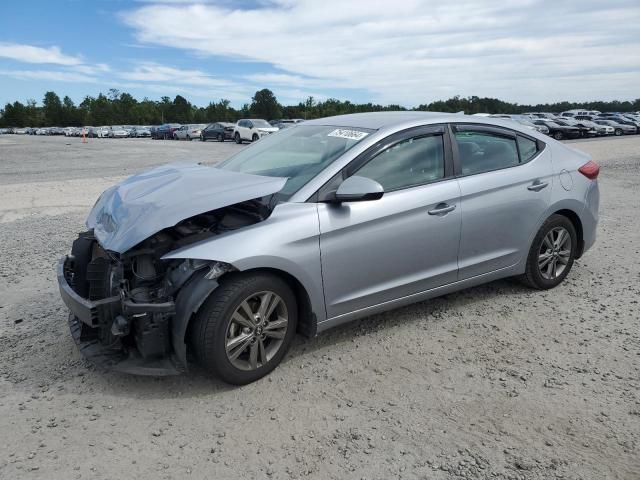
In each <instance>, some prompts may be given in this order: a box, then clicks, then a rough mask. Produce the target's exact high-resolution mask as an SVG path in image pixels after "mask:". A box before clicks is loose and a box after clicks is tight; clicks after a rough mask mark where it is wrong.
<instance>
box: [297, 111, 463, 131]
mask: <svg viewBox="0 0 640 480" xmlns="http://www.w3.org/2000/svg"><path fill="white" fill-rule="evenodd" d="M461 116H462V115H461V114H455V113H441V112H416V111H407V112H403V111H399V112H367V113H351V114H348V115H336V116H335V117H325V118H318V119H315V120H307V121H306V122H304V123H305V124H306V125H335V126H338V127H360V128H371V129H374V130H379V129H381V128H384V127H393V126H395V125H400V124H403V123H407V122H415V121H428V122H438V121H452V119H460V117H461Z"/></svg>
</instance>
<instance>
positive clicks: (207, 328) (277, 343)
mask: <svg viewBox="0 0 640 480" xmlns="http://www.w3.org/2000/svg"><path fill="white" fill-rule="evenodd" d="M194 322H195V323H194V325H193V327H192V329H191V344H192V346H193V348H194V353H195V355H196V358H197V359H198V361H199V363H200V364H201V365H202V366H203V367H204V368H206V369H207V370H209V371H210V372H211V373H213V374H214V375H215V376H217V377H218V378H220V379H222V380H224V381H225V382H227V383H232V384H235V385H244V384H247V383H250V382H254V381H256V380H258V379H259V378H262V377H264V376H265V375H267V374H268V373H269V372H271V371H272V370H273V369H274V368H276V367H277V366H278V364H279V363H280V361H281V360H282V358H283V357H284V356H285V354H286V353H287V350H288V349H289V347H290V346H291V342H292V340H293V337H294V335H295V330H296V324H297V303H296V297H295V295H294V294H293V291H292V290H291V288H290V287H289V286H288V285H287V284H286V283H285V282H284V281H283V280H282V279H280V278H279V277H277V276H274V275H270V274H266V273H258V274H229V276H228V277H225V278H224V279H223V280H222V281H221V282H220V286H219V287H218V288H217V289H216V290H214V292H213V293H212V294H211V296H210V297H209V298H208V299H207V300H206V301H205V303H204V305H203V306H202V308H201V309H200V310H199V311H198V313H197V314H196V317H195V319H194Z"/></svg>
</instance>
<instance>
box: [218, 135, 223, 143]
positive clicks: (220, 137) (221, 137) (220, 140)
mask: <svg viewBox="0 0 640 480" xmlns="http://www.w3.org/2000/svg"><path fill="white" fill-rule="evenodd" d="M218 141H219V142H224V137H223V136H222V134H221V133H219V134H218Z"/></svg>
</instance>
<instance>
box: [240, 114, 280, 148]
mask: <svg viewBox="0 0 640 480" xmlns="http://www.w3.org/2000/svg"><path fill="white" fill-rule="evenodd" d="M277 131H278V127H274V126H272V125H270V124H269V122H267V121H266V120H262V119H258V118H251V119H243V120H238V123H236V126H235V128H234V130H233V139H234V140H235V142H236V143H242V142H243V141H245V140H246V141H249V142H255V141H257V140H260V139H261V138H262V137H264V136H265V135H270V134H272V133H275V132H277Z"/></svg>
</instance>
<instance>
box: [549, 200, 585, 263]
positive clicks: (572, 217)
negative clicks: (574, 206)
mask: <svg viewBox="0 0 640 480" xmlns="http://www.w3.org/2000/svg"><path fill="white" fill-rule="evenodd" d="M551 215H562V216H563V217H566V218H568V219H569V221H570V222H571V223H572V224H573V228H575V230H576V234H577V235H578V238H577V245H578V250H577V251H576V257H575V258H580V257H581V256H582V253H583V252H584V229H583V227H582V220H581V219H580V216H579V215H578V214H577V213H576V212H575V211H573V210H570V209H568V208H563V209H560V210H557V211H555V212H553V213H552V214H551Z"/></svg>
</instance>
